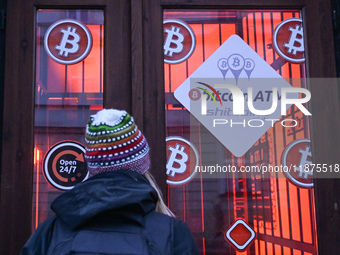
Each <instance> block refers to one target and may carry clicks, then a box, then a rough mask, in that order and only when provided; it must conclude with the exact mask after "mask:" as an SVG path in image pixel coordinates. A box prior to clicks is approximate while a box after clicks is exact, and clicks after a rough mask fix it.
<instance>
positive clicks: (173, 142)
mask: <svg viewBox="0 0 340 255" xmlns="http://www.w3.org/2000/svg"><path fill="white" fill-rule="evenodd" d="M194 92H195V91H194ZM166 148H167V163H166V174H167V181H166V182H167V184H169V185H182V184H185V183H187V182H189V181H190V180H192V179H193V178H194V176H195V175H196V171H195V168H196V166H197V165H198V162H199V158H198V157H199V154H198V152H197V149H196V148H195V146H194V145H193V144H192V143H190V142H189V141H187V140H186V139H184V138H182V137H177V136H171V137H167V138H166Z"/></svg>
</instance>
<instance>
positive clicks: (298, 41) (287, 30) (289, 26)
mask: <svg viewBox="0 0 340 255" xmlns="http://www.w3.org/2000/svg"><path fill="white" fill-rule="evenodd" d="M273 44H274V48H275V50H276V52H277V54H279V55H280V56H281V57H282V58H284V59H285V60H287V61H289V62H293V63H302V62H304V61H305V57H304V52H305V47H304V42H303V26H302V20H301V19H298V18H291V19H286V20H284V21H282V22H281V23H280V24H279V25H278V26H277V27H276V28H275V31H274V35H273Z"/></svg>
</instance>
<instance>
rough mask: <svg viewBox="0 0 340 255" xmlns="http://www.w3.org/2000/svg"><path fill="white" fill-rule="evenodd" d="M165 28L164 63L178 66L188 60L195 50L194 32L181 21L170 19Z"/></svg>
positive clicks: (164, 25)
mask: <svg viewBox="0 0 340 255" xmlns="http://www.w3.org/2000/svg"><path fill="white" fill-rule="evenodd" d="M163 27H164V46H163V48H164V62H165V63H168V64H178V63H181V62H183V61H185V60H186V59H188V58H189V57H190V56H191V54H192V53H193V51H194V49H195V44H196V41H195V36H194V32H193V31H192V29H191V28H190V26H189V25H188V24H186V23H185V22H183V21H180V20H174V19H168V20H164V22H163Z"/></svg>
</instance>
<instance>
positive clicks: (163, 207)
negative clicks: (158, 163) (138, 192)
mask: <svg viewBox="0 0 340 255" xmlns="http://www.w3.org/2000/svg"><path fill="white" fill-rule="evenodd" d="M144 176H145V178H146V179H147V180H148V182H149V183H150V185H151V187H153V188H154V189H155V190H156V191H157V195H158V201H157V204H156V212H160V213H163V214H165V215H169V216H171V217H174V218H175V217H176V216H175V214H174V213H173V212H172V211H171V210H170V209H169V208H168V207H167V206H166V205H165V203H164V200H163V195H162V192H161V190H160V188H159V187H158V185H157V183H156V180H155V178H154V177H153V176H152V175H151V173H150V172H149V171H147V172H146V173H145V174H144Z"/></svg>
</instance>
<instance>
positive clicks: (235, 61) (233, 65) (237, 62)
mask: <svg viewBox="0 0 340 255" xmlns="http://www.w3.org/2000/svg"><path fill="white" fill-rule="evenodd" d="M228 66H229V67H230V70H231V71H232V72H235V71H240V70H241V71H242V69H243V67H244V58H243V57H242V56H241V55H240V54H232V55H230V57H229V58H228Z"/></svg>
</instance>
